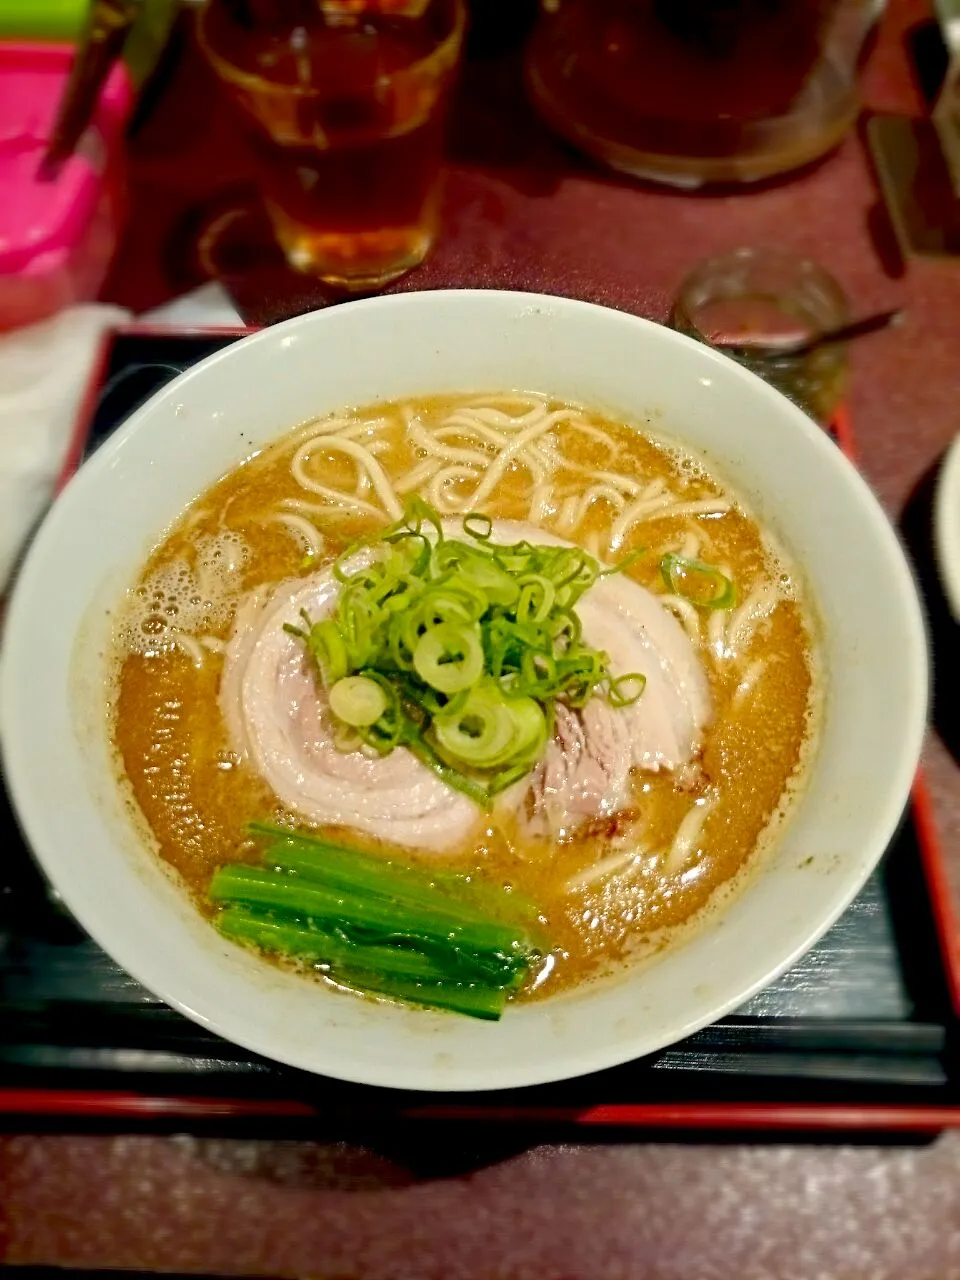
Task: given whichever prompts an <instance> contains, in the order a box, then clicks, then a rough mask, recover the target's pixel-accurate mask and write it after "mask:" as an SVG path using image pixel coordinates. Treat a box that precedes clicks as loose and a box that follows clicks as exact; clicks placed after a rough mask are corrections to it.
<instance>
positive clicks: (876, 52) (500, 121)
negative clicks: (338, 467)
mask: <svg viewBox="0 0 960 1280" xmlns="http://www.w3.org/2000/svg"><path fill="white" fill-rule="evenodd" d="M500 7H501V8H502V7H503V6H500ZM929 16H930V13H929V6H928V5H927V4H926V3H925V2H924V0H891V2H890V4H889V7H888V12H887V14H886V17H885V19H884V21H883V25H882V29H881V31H880V34H879V37H878V39H877V41H876V44H875V46H874V48H873V50H872V52H871V54H870V57H869V60H868V63H867V66H866V70H865V73H864V76H863V94H864V99H865V103H866V105H867V107H868V109H872V110H874V111H896V112H903V113H909V114H920V113H921V112H922V111H923V110H924V104H923V97H922V94H921V91H920V86H919V84H918V81H917V77H916V75H915V73H914V71H913V70H912V67H911V63H910V61H909V58H908V52H909V50H910V49H911V47H912V44H913V37H914V36H915V35H916V34H917V31H918V28H919V27H920V26H921V25H922V24H923V23H924V22H926V21H928V20H929ZM159 95H160V96H159V100H158V101H157V104H156V106H155V108H154V110H153V111H152V114H151V115H150V116H149V117H148V118H147V119H146V120H145V122H144V124H143V125H142V126H141V128H140V130H139V132H138V134H137V135H136V138H135V142H134V144H133V154H132V210H131V218H130V223H129V229H128V233H127V236H126V239H125V242H124V244H123V246H122V248H121V252H120V255H119V257H118V259H117V262H116V265H115V269H114V271H113V275H112V278H111V282H110V284H109V288H108V295H109V296H110V297H111V298H112V299H114V300H116V301H119V302H122V303H125V304H127V305H130V306H132V307H135V308H137V309H142V308H144V307H146V306H149V305H152V304H155V303H157V302H159V301H162V300H163V299H165V298H166V297H169V296H172V295H173V294H175V293H177V292H180V291H182V290H183V289H185V288H188V287H189V286H190V285H191V284H193V283H196V282H197V280H198V278H199V277H198V276H197V274H196V268H195V263H194V262H193V257H192V255H191V252H190V246H191V244H192V239H191V235H192V230H193V229H195V227H196V226H197V225H198V223H199V221H200V220H201V219H202V218H203V217H204V216H206V215H207V214H208V213H209V210H210V208H211V207H215V202H216V201H217V200H219V199H220V198H221V195H222V192H223V190H224V188H225V187H229V186H231V185H232V184H237V183H242V182H243V181H244V179H245V178H246V177H248V175H249V161H248V157H247V156H246V153H245V150H244V148H243V146H242V144H240V143H239V141H238V140H237V138H236V136H235V132H234V130H233V127H232V124H231V122H230V120H229V119H228V118H227V117H225V116H224V114H223V113H222V112H221V111H220V109H219V107H218V105H217V101H216V96H215V93H214V90H213V87H212V86H211V85H210V83H209V81H208V80H207V79H206V78H205V77H204V75H203V74H202V72H201V71H200V69H199V68H198V67H197V65H196V62H195V60H194V59H193V57H192V55H190V54H189V53H188V54H187V55H186V56H184V57H183V58H182V59H181V60H180V62H179V64H178V65H176V66H174V67H173V68H172V70H171V71H170V72H169V75H168V78H167V82H166V83H165V84H163V85H162V86H161V87H160V89H159ZM211 201H212V202H214V205H211V203H210V202H211ZM765 242H766V243H773V244H779V245H785V246H789V247H791V248H794V249H797V250H800V251H803V252H806V253H808V254H810V255H811V256H813V257H814V258H816V259H817V260H818V261H820V262H821V263H822V264H823V265H824V266H826V267H827V268H828V269H830V270H831V271H832V272H834V273H835V274H836V276H837V277H838V279H839V280H840V281H841V283H842V284H843V285H844V287H845V288H846V290H847V291H848V293H849V294H850V296H851V297H852V299H853V300H854V303H855V305H856V307H857V309H858V310H862V311H870V310H873V309H881V308H886V307H891V306H902V307H905V308H906V310H907V313H908V321H907V325H906V327H905V328H903V329H900V330H898V331H891V332H888V333H886V334H883V335H880V336H878V337H875V338H873V339H871V340H869V341H866V342H864V343H863V344H861V345H860V346H859V347H858V348H856V349H855V350H854V351H853V353H852V359H853V366H854V371H853V383H852V389H851V395H850V402H849V407H850V411H851V415H852V421H853V427H854V431H855V434H856V437H857V441H858V445H859V460H860V463H861V466H862V468H863V470H864V472H865V474H866V476H867V478H868V479H869V481H870V482H871V483H872V485H873V486H874V488H875V490H876V491H877V493H878V494H879V496H880V498H881V500H882V501H883V503H884V504H885V506H886V508H887V510H888V512H889V513H890V515H891V517H892V518H893V519H894V520H895V521H897V522H899V523H900V525H901V527H902V529H903V530H904V532H905V536H906V537H907V541H908V543H909V546H910V549H911V551H912V553H913V554H914V556H915V559H916V564H917V569H918V573H919V575H920V577H921V580H922V581H923V584H924V587H925V591H926V594H927V599H928V606H929V610H930V614H931V619H932V630H933V636H934V642H935V658H936V667H937V671H936V674H937V695H936V702H935V708H934V712H935V717H934V718H935V721H936V728H935V731H933V732H931V734H930V737H929V740H928V744H927V748H926V752H925V767H926V771H927V776H928V780H929V784H930V789H931V792H932V796H933V802H934V814H935V820H936V824H937V828H938V832H939V836H940V840H941V842H942V844H943V847H944V851H945V856H946V862H947V865H948V869H949V873H950V877H951V880H952V884H953V887H954V890H955V893H956V894H957V897H958V900H960V767H958V763H957V755H956V754H953V753H957V754H960V746H958V744H960V697H958V684H960V677H958V676H957V674H956V668H957V657H958V655H960V643H958V641H960V628H957V627H956V626H955V625H954V624H952V623H950V622H949V621H948V620H947V618H946V614H945V610H944V606H943V603H942V599H941V598H940V596H939V593H938V590H937V588H936V584H935V578H934V576H933V574H932V565H931V556H930V547H929V492H930V486H931V480H932V478H933V476H934V474H935V470H936V467H937V464H938V460H939V459H940V457H941V455H942V453H943V451H944V449H945V448H946V446H947V445H948V444H949V442H950V441H951V439H952V438H953V436H954V435H955V434H956V432H957V431H958V430H960V394H958V392H960V382H958V373H957V370H958V368H960V260H957V261H954V262H948V261H939V262H933V261H912V262H910V263H909V264H908V265H906V266H904V264H903V263H901V262H899V261H898V259H897V254H896V252H895V249H894V245H893V240H892V236H891V235H890V232H889V230H888V226H887V223H886V220H885V216H884V214H883V210H882V207H881V206H880V204H879V195H878V190H877V186H876V183H875V180H874V177H873V174H872V171H871V167H870V162H869V160H868V157H867V155H866V152H865V149H864V146H863V144H862V141H861V139H860V137H858V136H851V137H850V138H849V139H848V140H847V141H846V142H845V143H844V145H843V146H842V147H841V148H840V150H839V151H838V152H837V153H836V154H834V155H833V156H831V157H830V158H829V159H828V160H827V161H826V162H824V163H823V164H821V165H820V166H818V167H816V168H815V169H813V170H811V171H809V172H807V173H804V174H802V175H800V176H797V177H794V178H793V179H792V180H790V181H788V182H785V183H782V184H774V185H771V186H768V187H766V188H765V189H758V190H754V191H750V192H747V193H733V194H730V193H721V194H711V195H704V196H693V197H691V196H687V195H681V194H675V193H670V192H663V191H658V190H654V189H652V188H644V187H638V186H633V185H630V184H627V183H624V182H620V181H618V180H616V179H613V178H608V177H606V176H605V175H603V174H601V173H599V172H597V171H595V170H593V169H592V168H591V167H589V166H588V165H587V164H586V163H584V162H581V161H578V160H577V159H576V158H574V157H572V156H571V155H570V154H569V153H568V152H567V151H566V150H565V149H564V148H563V147H562V146H561V145H560V144H559V143H557V142H555V141H554V140H553V139H552V138H551V137H550V135H549V134H548V133H547V132H546V131H545V130H544V129H542V127H541V126H539V125H538V124H537V122H536V121H535V120H534V119H533V117H532V115H531V113H530V111H529V108H528V107H527V106H526V104H525V102H524V99H523V95H522V92H521V91H520V88H519V84H518V80H517V64H516V60H515V58H514V57H513V56H512V55H511V54H510V53H509V51H508V52H507V53H505V54H504V53H499V54H496V55H494V54H493V53H492V52H490V51H486V52H485V51H483V50H480V51H479V53H478V54H477V56H475V57H474V59H473V61H472V63H471V65H470V68H469V70H468V75H467V83H466V86H465V93H464V102H463V106H462V108H461V111H460V115H459V118H458V123H457V128H456V131H455V138H454V143H453V158H452V163H451V168H450V174H449V181H448V187H447V197H446V225H445V231H444V236H443V239H442V241H441V243H440V245H439V246H438V248H437V250H436V252H435V254H434V256H433V257H432V258H431V260H430V261H429V262H428V263H427V264H426V265H425V266H424V267H423V268H422V269H421V270H420V271H419V272H418V273H416V275H415V276H413V277H411V278H410V279H409V280H408V281H406V282H404V283H403V284H402V285H401V286H400V287H401V288H434V287H438V286H446V285H458V286H465V285H476V286H482V287H511V288H523V289H535V290H543V291H546V292H554V293H563V294H570V295H573V296H578V297H583V298H588V299H591V300H594V301H598V302H604V303H609V304H611V305H614V306H617V307H621V308H624V309H627V310H630V311H635V312H637V313H638V314H641V315H645V316H650V317H652V318H654V319H663V318H664V317H665V315H666V313H667V308H668V305H669V302H670V299H671V297H672V295H673V293H674V292H675V290H676V287H677V285H678V283H679V281H680V279H681V277H682V276H683V275H684V273H685V272H686V270H687V269H688V268H689V267H690V266H691V265H692V264H693V263H694V262H695V261H697V260H698V259H700V258H702V257H704V256H705V255H707V254H709V253H712V252H714V251H718V250H722V249H726V248H730V247H733V246H735V245H737V244H755V243H765ZM228 265H229V263H228ZM228 282H229V283H231V285H232V286H233V287H234V289H235V294H236V297H237V300H238V303H239V304H240V305H241V307H242V309H243V310H244V313H245V315H246V316H247V317H248V318H249V319H250V320H251V321H253V322H260V321H265V320H269V319H272V318H274V317H276V316H278V315H280V314H283V313H286V312H289V311H292V310H298V309H302V308H304V307H306V306H309V305H312V304H316V303H317V302H319V301H321V299H319V298H318V297H316V296H311V295H310V291H309V289H306V288H303V287H302V286H301V288H302V292H301V293H300V294H299V295H297V296H294V294H292V293H291V290H290V281H289V279H286V280H285V279H284V278H283V276H282V273H279V272H278V271H277V269H276V267H275V265H274V264H273V263H272V262H271V261H270V260H269V255H267V257H265V258H264V260H263V262H260V263H258V264H257V266H256V268H255V269H254V270H248V269H244V270H243V271H239V272H234V273H233V274H231V275H229V276H228ZM951 748H952V750H951ZM958 945H960V940H958ZM471 1144H472V1145H470V1146H468V1147H464V1146H462V1145H460V1146H458V1145H456V1144H454V1143H452V1142H451V1143H449V1144H447V1145H446V1146H445V1145H444V1143H443V1141H442V1138H441V1139H438V1138H437V1137H436V1136H434V1137H433V1138H431V1139H430V1144H429V1146H422V1147H419V1148H417V1149H414V1148H413V1147H411V1146H407V1147H406V1148H400V1149H394V1150H390V1151H383V1150H380V1151H376V1152H374V1151H364V1150H361V1149H358V1148H355V1147H350V1146H346V1145H342V1144H330V1145H325V1144H322V1143H320V1144H315V1143H310V1144H306V1143H305V1144H299V1143H272V1142H259V1141H257V1142H255V1141H244V1140H230V1141H228V1140H221V1139H217V1140H208V1141H204V1140H200V1139H197V1138H186V1137H184V1138H177V1137H173V1138H162V1137H133V1136H128V1137H96V1136H83V1137H78V1136H53V1135H51V1136H43V1137H29V1136H18V1137H12V1138H6V1139H0V1260H6V1261H8V1262H11V1263H36V1264H40V1263H42V1264H61V1265H69V1266H84V1267H105V1266H110V1267H128V1268H134V1267H141V1268H152V1269H157V1270H182V1271H196V1272H220V1273H226V1272H236V1273H250V1274H261V1275H285V1276H313V1277H329V1278H330V1280H333V1278H334V1277H335V1278H336V1280H347V1278H348V1277H349V1278H350V1280H361V1278H362V1280H408V1278H409V1280H432V1278H433V1277H437V1278H438V1280H439V1278H440V1277H444V1278H445V1277H450V1278H451V1280H454V1278H456V1277H469V1278H470V1280H527V1278H528V1277H529V1278H530V1280H534V1278H536V1280H580V1278H581V1277H582V1278H583V1280H594V1278H599V1277H603V1278H610V1280H613V1278H615V1277H638V1278H643V1280H647V1278H648V1277H649V1278H650V1280H654V1278H656V1280H673V1278H676V1280H692V1278H694V1277H697V1278H699V1277H704V1278H708V1277H714V1276H715V1277H718V1278H719V1277H726V1276H736V1277H738V1278H740V1280H761V1278H763V1280H767V1278H774V1277H776V1278H778V1280H793V1278H794V1277H796V1278H797V1280H813V1278H814V1277H817V1278H819V1277H830V1278H831V1280H833V1278H836V1280H840V1278H841V1277H842V1278H843V1280H867V1278H869V1280H887V1277H890V1278H891V1280H892V1278H893V1277H902V1276H907V1275H909V1276H911V1277H916V1278H917V1280H928V1278H929V1280H950V1278H951V1277H960V1133H949V1134H946V1135H944V1136H942V1137H939V1138H936V1139H931V1140H929V1141H926V1140H923V1141H917V1142H909V1143H904V1144H902V1145H890V1144H888V1143H884V1142H882V1141H881V1140H880V1139H879V1138H873V1139H870V1140H867V1141H860V1142H858V1144H857V1145H855V1146H854V1145H844V1144H838V1143H836V1142H835V1141H834V1142H831V1144H830V1145H826V1144H824V1145H812V1144H804V1145H800V1144H790V1143H788V1142H784V1141H783V1140H781V1139H777V1140H776V1141H773V1142H769V1143H768V1142H763V1143H758V1142H756V1141H753V1142H750V1143H746V1142H731V1143H728V1144H718V1143H710V1144H709V1145H708V1144H707V1143H706V1142H705V1141H700V1142H698V1141H694V1142H692V1143H691V1142H678V1143H664V1142H662V1141H659V1142H657V1143H641V1142H638V1143H631V1144H620V1145H614V1144H611V1145H593V1146H591V1145H579V1146H548V1147H537V1148H534V1149H531V1150H527V1151H522V1152H519V1153H510V1152H505V1151H504V1150H502V1149H498V1148H497V1147H496V1145H490V1146H487V1147H484V1145H483V1141H482V1137H477V1138H476V1139H473V1140H471Z"/></svg>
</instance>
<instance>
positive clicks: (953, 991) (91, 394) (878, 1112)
mask: <svg viewBox="0 0 960 1280" xmlns="http://www.w3.org/2000/svg"><path fill="white" fill-rule="evenodd" d="M254 332H256V330H255V329H247V328H222V329H192V330H191V329H181V328H161V327H156V326H145V325H136V324H134V325H125V326H122V327H120V328H118V329H115V330H112V331H110V332H109V333H107V334H106V335H105V336H104V338H103V341H102V342H101V345H100V349H99V351H98V354H97V358H96V360H95V362H94V366H93V369H92V371H91V375H90V378H89V381H88V383H87V389H86V393H85V395H84V398H83V402H82V404H81V406H80V410H79V412H78V414H77V419H76V426H75V428H74V431H73V434H72V436H71V439H70V443H69V446H68V448H67V452H66V455H65V458H64V463H63V466H62V468H61V472H60V475H59V478H58V480H57V484H56V492H57V493H59V492H60V490H61V489H62V488H63V487H64V485H65V484H66V483H67V482H68V481H69V479H70V477H71V476H72V475H73V474H74V472H75V471H76V470H77V467H78V465H79V462H80V458H81V457H82V454H83V446H84V442H85V441H86V438H87V435H88V433H89V430H90V427H91V425H92V423H93V417H94V414H95V412H96V408H97V401H98V397H99V392H100V387H101V384H102V381H103V375H104V373H105V370H106V367H107V363H108V361H109V358H110V349H111V346H112V344H113V342H114V340H115V339H116V337H118V336H132V337H171V336H185V335H196V336H203V337H207V336H211V337H212V336H233V337H245V336H247V335H249V334H251V333H254ZM832 427H833V431H834V434H835V435H836V438H837V441H838V443H839V445H840V447H841V448H842V450H843V452H844V453H845V454H846V456H847V457H848V458H849V459H850V460H851V461H852V462H854V463H856V460H857V448H856V439H855V436H854V434H853V427H852V424H851V420H850V415H849V412H848V411H847V409H846V408H845V407H841V409H840V410H839V411H838V412H837V414H836V416H835V418H834V421H833V423H832ZM911 800H912V805H913V811H914V817H915V820H916V826H917V836H918V843H919V847H920V856H921V861H922V864H923V872H924V876H925V878H926V881H927V886H928V889H929V891H930V900H931V907H932V910H933V915H934V919H935V922H936V926H937V934H938V940H939V944H940V951H941V955H942V957H943V962H944V968H945V971H946V975H947V981H948V985H949V991H950V998H951V1003H952V1006H953V1009H954V1012H955V1013H957V1015H958V1016H960V920H958V916H957V910H956V907H955V906H954V902H953V898H952V895H951V891H950V887H949V882H948V878H947V872H946V867H945V866H944V863H943V855H942V851H941V847H940V842H939V837H938V834H937V830H936V824H935V819H934V814H933V805H932V802H931V798H930V793H929V789H928V787H927V783H926V779H925V777H924V775H923V771H922V770H920V771H919V772H918V774H917V778H916V781H915V783H914V787H913V792H912V797H911ZM2 1116H8V1117H13V1116H16V1117H24V1118H26V1117H35V1118H41V1117H48V1118H55V1117H60V1118H67V1117H69V1118H71V1119H74V1120H83V1119H90V1120H100V1121H102V1120H105V1119H113V1120H117V1121H124V1120H126V1121H135V1122H143V1121H155V1122H160V1121H203V1122H211V1121H224V1120H233V1121H245V1120H257V1119H274V1120H278V1121H282V1120H301V1121H306V1120H310V1121H323V1120H324V1119H326V1118H327V1116H326V1113H325V1112H324V1111H323V1109H322V1108H320V1107H315V1106H313V1105H311V1104H310V1103H307V1102H301V1101H297V1100H292V1099H280V1098H277V1099H263V1100H260V1099H245V1098H204V1097H172V1096H165V1095H156V1094H146V1093H136V1092H132V1091H131V1092H125V1091H121V1090H94V1089H36V1088H17V1089H0V1117H2ZM329 1118H330V1119H331V1120H332V1121H335V1119H336V1117H335V1116H332V1115H331V1116H330V1117H329ZM398 1118H399V1119H402V1120H419V1121H434V1122H436V1121H441V1122H450V1121H468V1122H477V1121H480V1122H486V1123H491V1122H494V1123H502V1122H506V1123H525V1124H534V1125H536V1124H545V1125H557V1124H559V1125H573V1126H576V1127H577V1128H579V1129H580V1130H581V1132H582V1133H583V1134H584V1135H586V1134H587V1133H590V1132H598V1131H602V1130H604V1129H624V1128H627V1129H638V1130H642V1129H656V1130H661V1129H666V1130H691V1129H695V1130H716V1131H728V1132H729V1131H754V1130H756V1131H762V1130H771V1129H773V1130H780V1131H817V1132H836V1133H840V1134H842V1133H849V1132H854V1131H860V1132H880V1131H891V1132H893V1131H906V1132H938V1131H940V1130H942V1129H948V1128H960V1106H916V1107H910V1106H883V1105H865V1106H851V1105H834V1104H819V1103H818V1104H788V1105H781V1104H771V1103H759V1102H758V1103H702V1102H691V1103H667V1104H662V1103H650V1104H626V1103H624V1104H620V1103H616V1104H600V1105H598V1106H593V1107H516V1106H513V1107H506V1106H505V1107H488V1106H483V1105H477V1106H470V1105H463V1104H456V1105H451V1104H446V1103H443V1102H424V1104H423V1105H422V1106H416V1105H415V1106H409V1107H406V1108H404V1109H403V1110H402V1111H401V1112H399V1113H398Z"/></svg>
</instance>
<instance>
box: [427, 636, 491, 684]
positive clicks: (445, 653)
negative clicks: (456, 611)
mask: <svg viewBox="0 0 960 1280" xmlns="http://www.w3.org/2000/svg"><path fill="white" fill-rule="evenodd" d="M413 666H414V670H415V671H416V673H417V675H418V676H419V677H420V679H421V680H422V681H423V682H424V684H428V685H430V687H431V688H433V689H439V690H440V692H441V693H459V692H460V691H461V690H462V689H469V688H470V687H471V685H474V684H476V682H477V681H478V680H479V679H480V676H481V675H482V674H483V646H482V645H481V643H480V635H479V631H478V630H477V628H476V627H472V628H471V627H464V626H456V625H454V624H453V623H450V622H441V623H440V624H439V625H438V626H435V627H431V628H430V630H429V631H427V632H425V633H424V634H423V635H422V636H421V637H420V639H419V641H418V642H417V647H416V649H414V651H413Z"/></svg>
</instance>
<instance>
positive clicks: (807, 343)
mask: <svg viewBox="0 0 960 1280" xmlns="http://www.w3.org/2000/svg"><path fill="white" fill-rule="evenodd" d="M902 320H903V311H902V309H899V308H898V309H897V310H895V311H880V312H877V313H876V314H875V315H870V316H862V317H861V318H860V319H859V320H851V321H849V322H848V323H847V324H842V325H839V326H838V327H837V328H836V329H825V330H824V331H823V333H815V334H812V335H811V336H810V337H803V336H801V337H798V338H787V339H786V340H785V341H784V342H777V343H771V342H743V341H742V340H740V341H735V342H731V341H727V340H725V339H724V338H715V339H713V340H712V343H711V345H712V346H715V347H718V348H719V349H720V350H722V351H725V352H727V353H728V354H729V355H734V354H735V355H738V356H745V357H750V358H753V359H758V358H759V359H761V360H762V359H764V358H775V357H777V356H790V358H791V359H794V358H796V357H797V356H806V355H809V354H810V352H811V351H816V350H818V349H819V348H820V347H829V346H834V345H835V344H836V343H838V342H851V341H852V340H853V339H854V338H865V337H866V336H867V334H870V333H878V332H879V331H880V330H881V329H886V328H889V326H891V325H896V324H900V323H902Z"/></svg>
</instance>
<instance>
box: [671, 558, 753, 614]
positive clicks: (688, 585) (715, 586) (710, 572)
mask: <svg viewBox="0 0 960 1280" xmlns="http://www.w3.org/2000/svg"><path fill="white" fill-rule="evenodd" d="M660 574H661V576H662V578H663V580H664V582H665V583H666V585H667V587H668V588H669V589H670V590H671V591H672V592H673V593H674V594H675V595H678V596H682V597H683V598H684V600H689V601H690V603H691V604H695V605H696V606H697V607H698V608H700V609H732V608H733V606H734V605H735V604H736V602H737V589H736V586H735V585H734V583H733V582H732V580H731V579H730V578H728V577H727V576H726V574H723V573H721V572H720V570H719V569H716V568H714V566H713V565H710V564H704V563H703V561H702V560H691V559H689V558H688V557H687V556H678V555H676V554H674V553H673V552H670V553H669V554H668V555H665V556H664V557H663V559H662V560H661V561H660Z"/></svg>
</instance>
